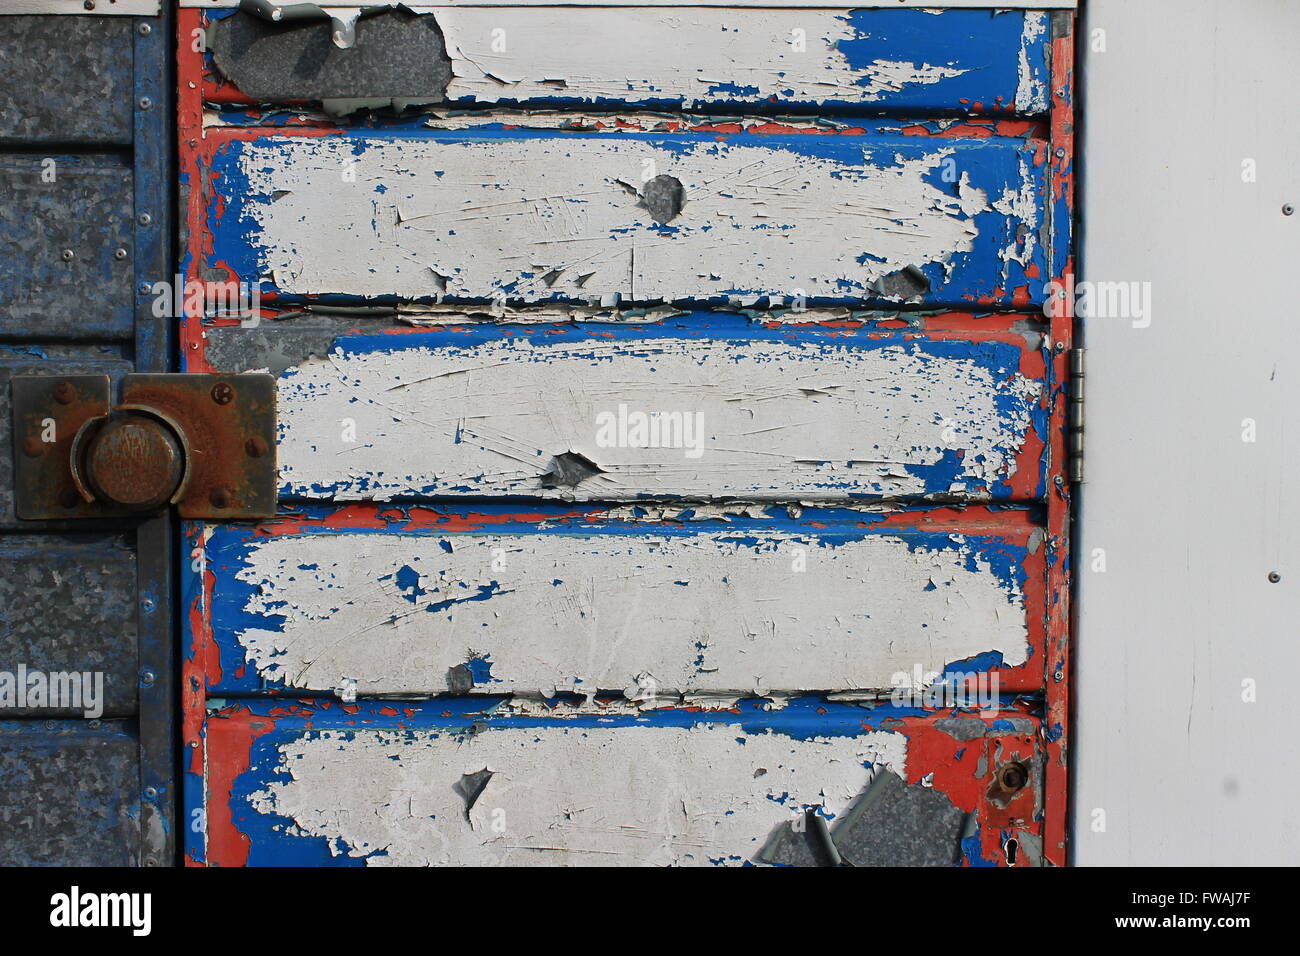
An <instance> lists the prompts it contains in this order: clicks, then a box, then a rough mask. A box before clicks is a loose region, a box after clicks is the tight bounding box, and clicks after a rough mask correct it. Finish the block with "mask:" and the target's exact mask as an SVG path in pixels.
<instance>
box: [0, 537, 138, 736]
mask: <svg viewBox="0 0 1300 956" xmlns="http://www.w3.org/2000/svg"><path fill="white" fill-rule="evenodd" d="M136 603H137V598H136V561H135V550H134V547H133V542H132V541H130V540H128V538H127V537H125V536H119V535H91V534H81V535H76V536H54V535H40V536H38V535H0V607H3V608H4V612H3V627H2V628H0V717H4V718H8V717H23V716H28V717H81V716H85V717H91V718H94V717H100V716H107V717H122V716H127V715H129V714H132V713H134V712H135V709H136V696H137V695H136V684H137V680H138V678H137V676H136V675H137V670H138V649H137V647H136V636H137V627H136ZM20 669H21V671H23V672H25V674H26V679H27V680H26V683H27V686H25V687H21V688H20V686H19V685H21V684H23V681H22V680H18V679H17V678H18V675H19V674H20ZM37 689H39V691H40V696H39V697H38V696H37V695H36V691H37ZM69 692H71V693H69ZM24 705H25V706H24Z"/></svg>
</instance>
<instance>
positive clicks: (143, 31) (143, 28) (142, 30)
mask: <svg viewBox="0 0 1300 956" xmlns="http://www.w3.org/2000/svg"><path fill="white" fill-rule="evenodd" d="M136 32H137V33H138V34H140V36H142V37H147V36H148V35H149V34H151V33H153V27H151V26H149V24H147V23H142V24H140V25H139V26H138V27H136Z"/></svg>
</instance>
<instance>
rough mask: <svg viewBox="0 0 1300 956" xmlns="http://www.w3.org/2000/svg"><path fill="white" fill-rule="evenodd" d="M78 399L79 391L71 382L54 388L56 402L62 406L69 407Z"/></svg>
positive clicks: (62, 383)
mask: <svg viewBox="0 0 1300 956" xmlns="http://www.w3.org/2000/svg"><path fill="white" fill-rule="evenodd" d="M76 397H77V390H76V389H75V388H73V387H72V383H71V382H60V383H59V384H58V385H55V386H54V400H55V401H56V402H58V403H59V404H60V405H69V404H71V403H72V400H73V399H74V398H76Z"/></svg>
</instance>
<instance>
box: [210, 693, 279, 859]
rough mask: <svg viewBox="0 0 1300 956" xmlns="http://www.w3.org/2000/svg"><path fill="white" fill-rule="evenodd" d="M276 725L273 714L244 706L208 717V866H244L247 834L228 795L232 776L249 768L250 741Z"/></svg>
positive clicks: (234, 777) (232, 781) (230, 789)
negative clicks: (258, 713)
mask: <svg viewBox="0 0 1300 956" xmlns="http://www.w3.org/2000/svg"><path fill="white" fill-rule="evenodd" d="M274 727H275V719H274V718H273V717H261V716H255V715H253V714H251V713H249V711H248V708H246V707H234V708H229V709H227V710H224V711H222V712H221V719H220V720H209V721H207V793H206V798H207V799H206V803H207V807H206V809H207V813H206V817H207V823H208V833H207V837H208V840H207V859H208V865H209V866H243V865H245V864H246V863H247V862H248V849H249V843H248V837H247V836H246V835H245V834H244V833H243V832H241V831H240V829H239V827H238V822H239V821H238V820H236V819H235V817H234V809H233V807H232V806H231V801H230V796H231V792H232V790H233V787H234V783H235V779H236V778H237V777H238V776H239V775H240V774H241V773H243V772H244V771H245V770H247V769H248V768H249V764H250V762H251V753H250V751H251V748H252V746H253V741H255V740H256V739H257V738H258V737H260V736H262V734H264V733H266V732H267V731H269V730H272V729H273V728H274Z"/></svg>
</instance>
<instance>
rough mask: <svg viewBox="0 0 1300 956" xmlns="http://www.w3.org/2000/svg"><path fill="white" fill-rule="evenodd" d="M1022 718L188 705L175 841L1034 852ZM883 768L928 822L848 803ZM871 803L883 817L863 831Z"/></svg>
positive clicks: (597, 851)
mask: <svg viewBox="0 0 1300 956" xmlns="http://www.w3.org/2000/svg"><path fill="white" fill-rule="evenodd" d="M1037 733H1038V724H1037V721H1036V720H1035V719H1034V718H1033V717H1031V716H1029V715H1027V714H1026V713H1025V712H1023V711H1021V710H1017V709H1015V708H1009V707H1005V706H1004V707H1001V708H993V709H991V711H990V712H989V713H988V714H986V715H984V716H972V717H952V718H947V717H938V716H936V715H929V714H924V713H920V712H917V711H914V710H911V709H908V708H901V707H900V708H896V707H889V706H883V707H860V706H854V705H849V704H843V703H834V702H831V701H826V700H823V699H819V698H800V699H797V700H792V701H789V702H788V703H786V704H785V705H784V706H781V707H775V708H771V707H768V706H765V705H764V704H763V703H761V702H755V701H740V702H736V703H735V704H733V705H730V706H724V707H722V708H720V709H708V708H690V709H686V708H664V709H659V710H653V711H649V712H646V713H642V714H638V713H635V712H618V711H617V710H612V711H607V712H603V713H602V712H600V711H586V710H583V709H580V708H572V707H566V706H565V705H560V706H558V707H555V708H549V707H534V706H529V705H526V704H522V703H520V702H514V703H511V702H509V701H506V700H503V699H494V700H488V701H482V700H480V701H474V702H455V701H449V702H443V701H437V702H429V703H394V704H391V705H388V704H365V705H360V704H359V705H356V706H342V707H340V706H338V705H325V704H319V705H312V704H309V703H306V702H303V703H301V704H294V703H287V704H285V703H275V704H270V705H268V704H267V703H265V702H258V701H248V702H240V703H237V704H231V705H230V706H228V707H226V708H224V709H222V710H218V711H216V712H214V713H213V714H212V715H211V717H210V719H209V720H208V722H207V736H206V743H205V750H206V752H205V760H206V765H207V769H208V790H207V794H206V805H205V811H206V820H207V823H208V834H207V840H206V842H205V843H201V842H196V843H195V844H194V846H193V847H192V849H191V856H192V858H194V859H204V860H206V861H207V862H208V863H212V864H216V865H221V866H231V865H243V864H247V865H253V866H257V865H268V864H270V865H286V864H296V865H353V866H355V865H362V864H364V865H371V866H375V865H379V866H384V865H390V866H391V865H438V864H449V863H450V864H462V865H464V864H475V865H524V866H528V865H533V866H536V865H583V864H587V865H601V866H619V865H636V864H641V865H646V864H649V865H744V864H746V863H749V862H761V861H764V860H770V861H772V862H781V863H792V862H793V863H801V862H805V861H807V862H816V858H815V856H814V855H813V853H812V852H810V851H811V850H812V848H810V847H808V845H807V843H805V842H804V840H803V834H804V833H806V832H807V831H808V830H813V831H815V832H816V833H819V834H820V833H824V834H825V836H824V837H820V838H819V841H820V842H821V844H822V846H821V847H820V849H822V850H824V851H825V852H827V853H829V854H832V855H839V856H844V857H848V858H849V859H851V860H852V862H854V864H855V865H890V864H897V863H901V862H917V858H918V857H921V858H922V860H924V861H925V862H932V863H938V864H944V863H947V864H951V863H955V862H958V861H964V862H965V863H966V864H968V865H987V864H989V863H997V862H1002V863H1005V862H1006V861H1007V859H1008V857H1010V856H1014V857H1016V862H1017V864H1018V865H1026V864H1033V863H1036V861H1037V858H1038V852H1037V847H1038V846H1039V845H1040V841H1039V833H1040V832H1041V831H1040V826H1041V825H1040V824H1039V823H1038V822H1036V821H1035V819H1034V817H1035V814H1036V812H1037V810H1038V794H1039V792H1040V787H1041V776H1040V767H1039V760H1040V758H1039V750H1038V745H1037ZM1009 763H1017V764H1019V765H1020V766H1021V767H1022V768H1023V770H1024V771H1025V780H1026V784H1025V785H1024V786H1023V787H1022V788H1020V789H1017V790H1015V791H1014V792H1006V791H1004V790H1002V789H1000V787H999V785H998V783H997V780H998V778H999V771H1000V770H1001V769H1002V768H1003V767H1005V766H1006V765H1007V764H1009ZM881 774H889V775H896V776H897V777H898V778H899V782H900V783H902V782H903V781H905V782H906V783H907V784H908V785H909V787H908V789H909V790H912V789H913V788H915V790H917V791H919V790H922V789H925V788H929V789H930V790H931V792H932V793H933V794H935V795H936V796H941V797H942V798H943V801H946V804H947V806H949V807H950V808H951V810H950V812H949V813H948V814H947V815H946V823H944V825H942V826H933V827H929V828H926V827H922V829H921V830H920V831H916V830H911V829H909V826H908V824H916V823H922V822H930V823H934V822H937V819H944V815H943V814H939V815H938V816H937V818H936V814H935V808H933V807H927V806H917V805H914V804H911V803H910V802H908V801H905V800H903V799H901V797H902V795H901V794H899V793H897V792H895V793H893V794H890V795H888V796H886V797H884V798H883V799H882V798H881V797H880V794H879V792H878V793H877V794H875V797H876V799H874V800H872V801H871V802H872V803H873V804H874V806H873V807H872V808H871V809H872V813H868V814H855V813H853V812H852V808H853V806H854V804H855V803H861V802H862V801H863V800H864V797H865V794H866V792H867V791H869V790H870V789H871V787H872V784H873V782H874V780H875V779H878V778H879V775H881ZM941 802H942V801H941ZM881 818H884V819H886V820H891V823H892V826H891V827H890V830H889V831H887V832H885V833H880V832H870V831H872V829H873V828H872V823H873V822H876V823H877V824H878V823H879V822H880V821H881ZM918 818H919V819H918ZM963 818H964V819H963ZM823 825H824V830H823ZM1011 844H1014V845H1011ZM1022 847H1023V849H1022ZM797 851H802V852H797ZM809 857H812V859H809Z"/></svg>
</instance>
